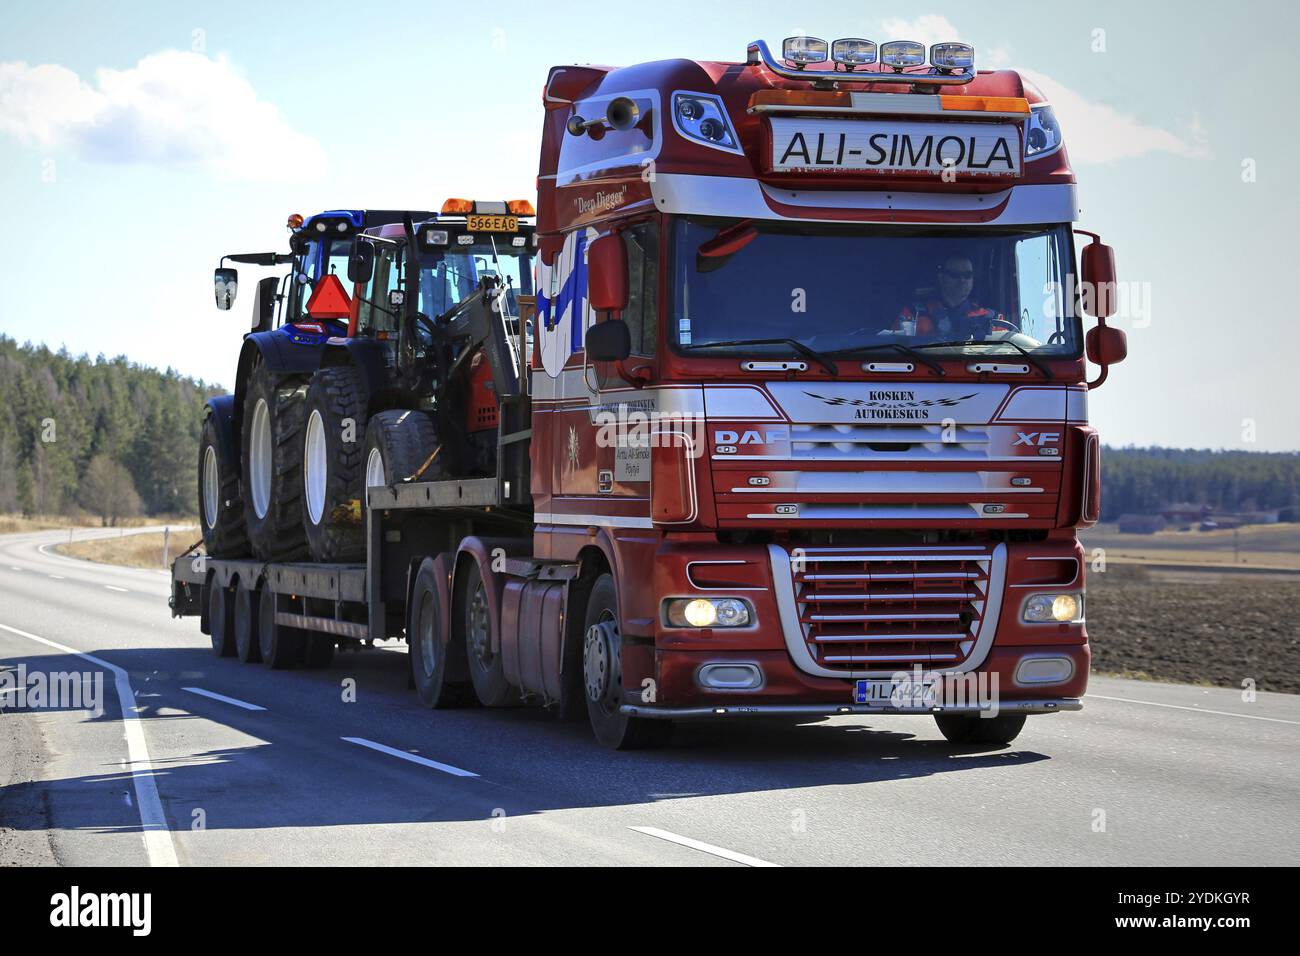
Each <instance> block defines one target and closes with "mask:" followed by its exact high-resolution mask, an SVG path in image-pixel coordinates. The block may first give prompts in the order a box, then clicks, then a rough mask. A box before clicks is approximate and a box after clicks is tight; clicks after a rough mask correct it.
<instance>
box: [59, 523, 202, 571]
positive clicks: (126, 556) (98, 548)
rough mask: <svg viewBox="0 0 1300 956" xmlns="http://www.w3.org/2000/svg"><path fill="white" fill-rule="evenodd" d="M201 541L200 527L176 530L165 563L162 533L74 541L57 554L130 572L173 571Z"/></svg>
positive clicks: (170, 541) (172, 535) (60, 547)
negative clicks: (172, 565)
mask: <svg viewBox="0 0 1300 956" xmlns="http://www.w3.org/2000/svg"><path fill="white" fill-rule="evenodd" d="M198 537H199V527H198V525H194V526H192V527H189V528H184V529H182V530H175V529H173V530H172V532H171V534H170V535H168V538H167V560H166V561H164V560H163V556H162V548H163V535H162V532H161V531H149V532H145V533H143V534H128V535H122V536H120V537H119V536H110V537H107V538H97V539H95V540H93V541H73V542H72V543H70V544H60V545H56V546H55V548H54V550H55V551H57V552H58V553H59V554H65V555H67V556H68V557H71V558H84V559H85V560H87V561H98V562H99V563H100V564H119V565H122V566H124V567H128V568H158V569H159V570H162V569H166V568H170V567H171V563H172V561H173V560H175V559H176V558H178V557H180V555H181V554H183V553H184V552H185V551H186V549H188V548H189V546H190V545H191V544H193V543H194V542H195V541H196V540H198Z"/></svg>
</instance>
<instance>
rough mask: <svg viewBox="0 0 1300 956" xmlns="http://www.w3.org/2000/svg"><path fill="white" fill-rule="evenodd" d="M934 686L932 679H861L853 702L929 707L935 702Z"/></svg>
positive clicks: (855, 688) (855, 690) (901, 706)
mask: <svg viewBox="0 0 1300 956" xmlns="http://www.w3.org/2000/svg"><path fill="white" fill-rule="evenodd" d="M934 687H935V683H934V681H930V680H926V681H915V680H911V679H908V680H860V681H857V683H856V685H855V686H854V688H853V702H854V703H855V704H890V705H892V706H894V707H899V708H916V707H921V708H928V707H932V706H934V703H935V690H934Z"/></svg>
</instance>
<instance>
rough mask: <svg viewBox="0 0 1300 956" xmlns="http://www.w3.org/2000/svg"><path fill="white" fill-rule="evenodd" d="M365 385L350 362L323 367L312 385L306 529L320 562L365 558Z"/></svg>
mask: <svg viewBox="0 0 1300 956" xmlns="http://www.w3.org/2000/svg"><path fill="white" fill-rule="evenodd" d="M365 462H366V385H365V380H364V379H363V378H362V377H361V373H360V371H358V370H357V369H355V368H352V367H350V366H338V367H333V368H323V369H321V370H320V371H319V372H317V373H316V374H315V375H314V376H312V380H311V385H310V386H309V387H308V389H307V425H306V427H305V429H304V433H303V453H302V479H303V530H304V531H305V532H306V534H307V549H308V550H309V551H310V552H311V556H312V557H313V558H314V559H315V560H317V561H327V562H328V561H357V560H360V559H361V558H364V557H365V553H366V539H365V524H364V522H363V521H362V511H363V509H364V506H365V487H364V485H363V484H362V481H363V479H364V477H365Z"/></svg>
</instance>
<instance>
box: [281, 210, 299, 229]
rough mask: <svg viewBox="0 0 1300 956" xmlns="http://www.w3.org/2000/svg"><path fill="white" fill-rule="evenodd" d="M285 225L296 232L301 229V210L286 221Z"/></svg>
mask: <svg viewBox="0 0 1300 956" xmlns="http://www.w3.org/2000/svg"><path fill="white" fill-rule="evenodd" d="M285 225H286V226H288V227H289V228H290V229H292V230H294V231H295V232H296V231H297V230H299V229H301V228H302V213H299V212H296V213H294V214H293V215H292V216H290V217H289V221H288V222H286V223H285Z"/></svg>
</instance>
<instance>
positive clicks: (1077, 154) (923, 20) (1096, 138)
mask: <svg viewBox="0 0 1300 956" xmlns="http://www.w3.org/2000/svg"><path fill="white" fill-rule="evenodd" d="M881 26H882V31H883V32H882V36H883V37H885V38H886V39H898V40H917V41H919V42H921V43H924V44H926V45H927V46H929V45H930V44H933V43H941V42H943V41H944V40H959V39H960V40H966V41H967V42H971V38H970V37H969V36H968V35H967V34H964V33H963V32H962V31H960V30H958V29H957V27H955V26H954V25H953V23H952V21H951V20H949V19H948V18H947V17H945V16H942V15H940V14H934V13H927V14H922V15H921V16H919V17H917V18H916V19H914V20H906V19H903V18H902V17H892V18H889V19H886V20H885V21H883V23H882V25H881ZM975 65H976V66H977V67H984V68H989V67H1006V66H1010V65H1012V58H1011V53H1010V51H1009V50H1008V49H1007V48H1006V47H981V46H980V45H979V44H978V43H976V44H975ZM1019 73H1020V75H1021V76H1023V77H1024V78H1025V79H1027V80H1028V81H1029V82H1030V83H1032V84H1034V86H1036V87H1038V89H1039V91H1040V92H1041V93H1042V94H1043V96H1044V97H1046V99H1047V101H1048V102H1049V103H1051V104H1052V109H1053V110H1054V111H1055V113H1056V118H1057V119H1058V120H1060V121H1061V131H1062V133H1063V134H1064V135H1065V146H1066V149H1067V150H1069V154H1070V161H1071V162H1072V163H1112V162H1116V161H1118V160H1122V159H1135V158H1137V157H1139V156H1145V155H1147V154H1148V153H1172V154H1174V155H1175V156H1184V157H1187V158H1189V159H1208V158H1209V157H1210V149H1209V145H1208V143H1207V140H1206V134H1205V129H1204V127H1203V126H1202V125H1201V122H1200V118H1199V117H1193V118H1192V122H1191V126H1190V128H1189V129H1188V131H1187V136H1186V137H1183V136H1179V135H1178V134H1176V133H1172V132H1170V131H1169V130H1165V129H1161V128H1159V127H1157V126H1148V125H1147V124H1145V123H1143V122H1142V121H1141V120H1139V119H1137V118H1136V117H1133V116H1130V115H1128V114H1126V113H1122V112H1120V111H1119V110H1117V109H1115V108H1113V107H1110V106H1107V105H1106V104H1104V103H1097V102H1094V101H1092V100H1089V99H1088V98H1087V97H1085V96H1084V95H1083V94H1082V93H1078V92H1076V91H1074V90H1072V89H1070V88H1069V87H1067V86H1066V85H1065V84H1064V83H1060V82H1058V81H1056V80H1054V79H1052V78H1051V77H1050V76H1048V75H1047V74H1045V73H1039V72H1038V71H1037V70H1029V69H1024V68H1020V69H1019Z"/></svg>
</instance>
